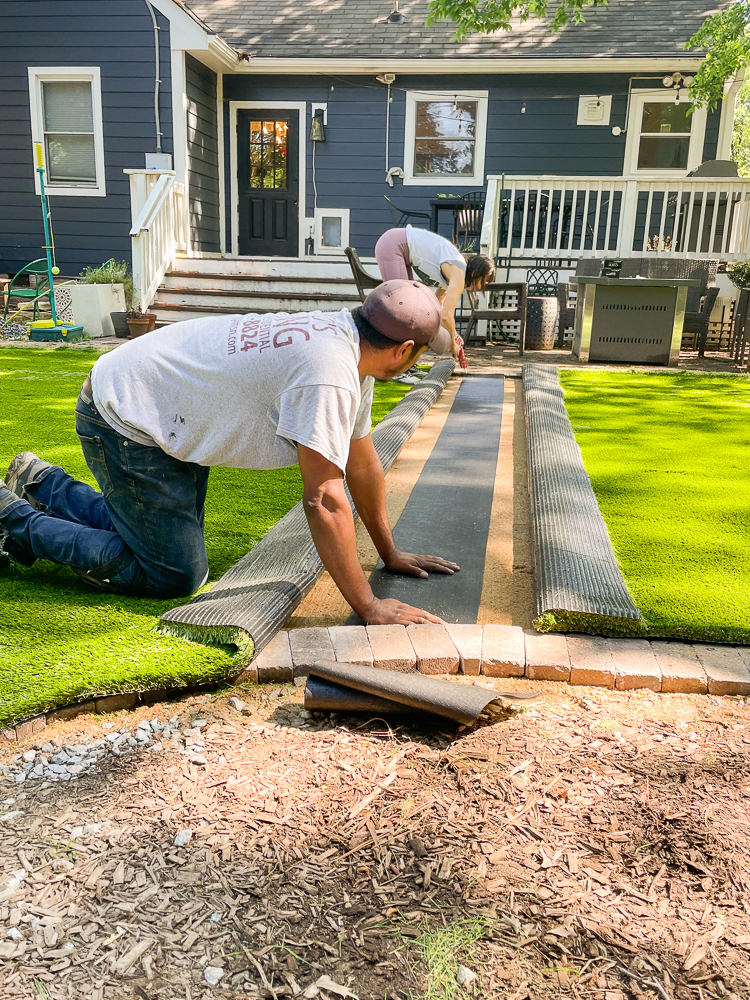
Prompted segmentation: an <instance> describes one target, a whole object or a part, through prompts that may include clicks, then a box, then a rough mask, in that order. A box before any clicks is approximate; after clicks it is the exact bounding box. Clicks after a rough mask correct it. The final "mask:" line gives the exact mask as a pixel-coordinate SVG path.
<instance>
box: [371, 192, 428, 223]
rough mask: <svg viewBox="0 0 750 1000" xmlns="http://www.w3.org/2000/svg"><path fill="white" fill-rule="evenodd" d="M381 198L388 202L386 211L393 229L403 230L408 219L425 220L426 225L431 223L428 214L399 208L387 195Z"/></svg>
mask: <svg viewBox="0 0 750 1000" xmlns="http://www.w3.org/2000/svg"><path fill="white" fill-rule="evenodd" d="M383 197H384V198H385V200H386V201H387V202H388V211H389V212H390V213H391V218H392V219H393V228H394V229H403V228H404V226H405V225H406V223H407V222H408V221H409V219H427V222H428V224H429V223H430V222H431V221H432V216H431V215H430V213H429V212H415V211H413V210H412V209H410V208H400V207H399V206H398V205H396V204H395V202H392V201H391V199H390V198H389V197H388V195H387V194H384V195H383ZM428 228H429V225H428Z"/></svg>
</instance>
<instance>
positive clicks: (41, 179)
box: [34, 142, 57, 326]
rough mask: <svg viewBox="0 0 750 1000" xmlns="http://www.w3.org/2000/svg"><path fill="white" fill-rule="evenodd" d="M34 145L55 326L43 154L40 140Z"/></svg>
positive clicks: (53, 314)
mask: <svg viewBox="0 0 750 1000" xmlns="http://www.w3.org/2000/svg"><path fill="white" fill-rule="evenodd" d="M34 145H35V146H36V172H37V173H38V174H39V188H40V191H41V195H42V219H43V221H44V242H45V246H44V247H43V248H42V249H43V250H44V251H45V252H46V254H47V277H48V278H49V304H50V308H51V309H52V321H53V323H54V324H55V326H57V310H56V309H55V283H54V272H55V270H56V269H55V268H53V266H52V241H51V239H50V226H49V212H48V210H47V198H46V196H45V193H44V156H43V155H42V144H41V142H36V143H34Z"/></svg>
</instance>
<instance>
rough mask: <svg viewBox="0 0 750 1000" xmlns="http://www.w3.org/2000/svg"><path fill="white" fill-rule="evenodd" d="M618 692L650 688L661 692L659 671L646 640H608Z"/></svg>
mask: <svg viewBox="0 0 750 1000" xmlns="http://www.w3.org/2000/svg"><path fill="white" fill-rule="evenodd" d="M609 648H610V652H611V653H612V660H613V662H614V665H615V687H616V688H617V690H618V691H630V690H633V688H650V689H651V690H652V691H661V670H659V664H658V663H657V662H656V657H655V656H654V651H653V650H652V649H651V644H650V643H649V641H648V639H610V640H609Z"/></svg>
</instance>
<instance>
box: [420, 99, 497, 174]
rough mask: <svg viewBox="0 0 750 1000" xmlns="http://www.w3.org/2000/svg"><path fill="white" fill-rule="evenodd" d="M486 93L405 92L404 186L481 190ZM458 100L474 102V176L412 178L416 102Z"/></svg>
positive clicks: (485, 130)
mask: <svg viewBox="0 0 750 1000" xmlns="http://www.w3.org/2000/svg"><path fill="white" fill-rule="evenodd" d="M488 96H489V92H488V91H486V90H461V91H459V92H458V93H456V91H455V90H430V91H419V90H414V91H411V90H410V91H407V92H406V125H405V130H404V186H406V185H415V186H417V185H419V186H420V187H444V186H450V187H483V185H484V150H485V145H486V141H487V104H488ZM455 97H458V98H459V100H463V99H466V100H468V101H477V102H478V103H477V123H476V133H475V145H474V173H473V174H472V175H471V176H469V175H468V174H463V175H458V174H433V175H431V176H430V177H424V176H421V175H420V176H418V177H415V176H414V144H415V142H416V126H417V101H429V100H433V99H435V100H440V101H442V100H446V99H449V100H453V99H454V98H455Z"/></svg>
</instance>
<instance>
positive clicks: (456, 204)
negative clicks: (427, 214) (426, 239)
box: [430, 198, 466, 233]
mask: <svg viewBox="0 0 750 1000" xmlns="http://www.w3.org/2000/svg"><path fill="white" fill-rule="evenodd" d="M465 207H466V203H465V202H464V200H463V198H435V199H433V200H432V201H431V202H430V209H431V210H432V218H431V219H430V230H431V232H433V233H436V232H437V231H438V212H440V211H441V210H442V211H446V212H455V211H456V209H457V208H465Z"/></svg>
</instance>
